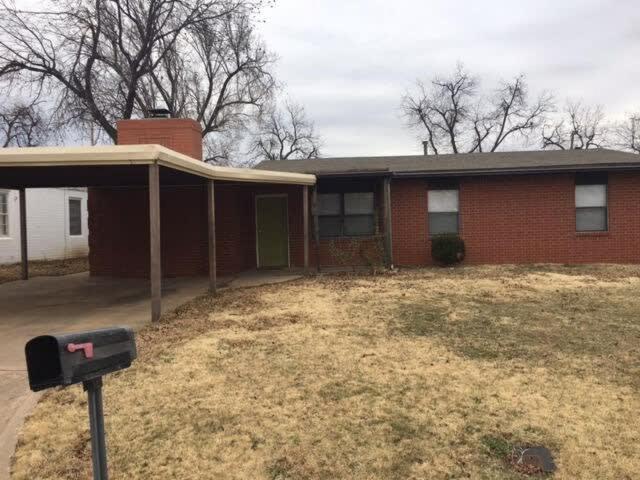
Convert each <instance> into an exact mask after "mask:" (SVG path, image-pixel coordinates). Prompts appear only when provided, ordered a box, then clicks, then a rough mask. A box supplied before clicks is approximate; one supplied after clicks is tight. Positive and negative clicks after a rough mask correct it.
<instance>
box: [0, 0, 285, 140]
mask: <svg viewBox="0 0 640 480" xmlns="http://www.w3.org/2000/svg"><path fill="white" fill-rule="evenodd" d="M10 1H11V0H0V2H1V3H0V5H2V9H1V11H0V76H2V77H4V78H5V79H9V80H10V81H19V82H32V83H35V84H36V85H39V86H41V87H43V89H46V90H47V91H50V92H52V94H53V95H54V96H55V99H56V100H57V105H56V107H57V108H56V109H55V111H56V113H57V115H58V116H59V117H60V118H61V119H64V120H65V121H66V122H74V121H77V122H80V123H84V124H86V123H87V122H90V123H91V124H94V125H98V126H99V127H100V128H101V129H102V130H103V131H104V132H106V134H107V135H108V136H109V137H110V138H111V139H112V140H114V141H115V139H116V133H117V132H116V128H115V122H116V120H118V119H121V118H132V117H135V116H146V114H147V113H148V111H149V109H151V108H154V107H156V106H157V105H158V104H166V105H167V106H168V108H169V109H170V110H171V111H172V113H173V114H174V115H189V116H194V117H195V118H197V119H198V120H199V121H200V122H201V124H202V127H203V134H204V135H208V134H210V133H212V132H216V131H220V130H221V129H223V128H225V126H226V125H229V124H231V123H232V122H231V121H230V119H235V118H237V117H239V116H242V115H248V114H249V113H248V112H247V109H248V107H256V108H260V107H261V103H262V102H263V101H264V100H265V99H266V98H267V97H268V95H269V94H270V91H271V89H272V88H273V85H274V82H273V79H272V78H271V75H269V73H268V71H267V67H269V66H270V63H271V62H272V60H273V58H272V57H271V56H270V55H269V54H268V53H267V52H266V51H265V49H264V48H263V47H262V46H261V45H259V43H258V41H257V39H256V37H255V34H254V33H253V30H252V26H251V18H252V15H254V13H255V11H256V9H257V8H259V6H260V4H261V1H260V0H140V1H136V2H130V1H128V0H50V1H49V2H48V3H47V4H46V5H45V7H44V8H43V9H42V10H39V11H24V10H20V9H18V8H17V7H16V6H15V4H13V3H9V2H10Z"/></svg>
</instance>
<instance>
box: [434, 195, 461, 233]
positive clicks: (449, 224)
mask: <svg viewBox="0 0 640 480" xmlns="http://www.w3.org/2000/svg"><path fill="white" fill-rule="evenodd" d="M428 202H429V234H430V235H441V234H443V233H458V190H429V194H428Z"/></svg>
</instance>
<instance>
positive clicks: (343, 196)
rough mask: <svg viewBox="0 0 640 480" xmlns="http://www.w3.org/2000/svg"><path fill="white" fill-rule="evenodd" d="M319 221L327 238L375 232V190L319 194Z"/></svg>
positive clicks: (322, 232) (322, 234)
mask: <svg viewBox="0 0 640 480" xmlns="http://www.w3.org/2000/svg"><path fill="white" fill-rule="evenodd" d="M318 222H319V228H320V236H321V237H325V238H326V237H342V236H344V237H350V236H362V235H373V234H375V228H376V225H375V224H376V222H375V205H374V195H373V192H349V193H321V194H319V195H318Z"/></svg>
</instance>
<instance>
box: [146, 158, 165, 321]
mask: <svg viewBox="0 0 640 480" xmlns="http://www.w3.org/2000/svg"><path fill="white" fill-rule="evenodd" d="M149 245H150V249H149V250H150V253H151V256H150V268H149V273H150V276H151V321H152V322H156V321H158V320H159V319H160V315H161V314H162V305H161V302H162V263H161V257H160V167H159V166H158V164H157V163H152V164H151V165H149Z"/></svg>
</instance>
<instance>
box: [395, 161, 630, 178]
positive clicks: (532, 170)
mask: <svg viewBox="0 0 640 480" xmlns="http://www.w3.org/2000/svg"><path fill="white" fill-rule="evenodd" d="M638 169H640V164H600V165H561V166H552V167H527V168H484V169H478V168H470V169H457V170H415V171H406V172H393V177H398V178H402V177H405V178H406V177H454V176H456V177H459V176H484V175H527V174H544V173H573V172H586V171H599V172H601V171H608V170H638Z"/></svg>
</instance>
